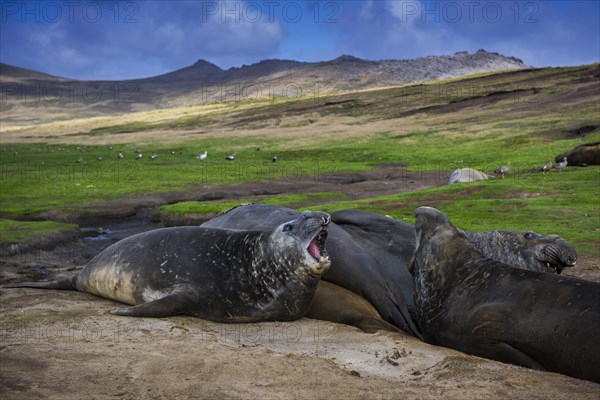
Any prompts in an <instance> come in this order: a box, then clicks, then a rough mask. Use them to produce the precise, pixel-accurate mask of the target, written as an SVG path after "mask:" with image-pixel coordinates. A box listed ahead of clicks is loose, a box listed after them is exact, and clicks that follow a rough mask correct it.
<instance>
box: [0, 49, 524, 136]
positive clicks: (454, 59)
mask: <svg viewBox="0 0 600 400" xmlns="http://www.w3.org/2000/svg"><path fill="white" fill-rule="evenodd" d="M521 68H526V66H525V65H524V64H523V62H522V61H521V60H519V59H517V58H514V57H506V56H503V55H500V54H498V53H490V52H487V51H485V50H479V51H477V52H476V53H474V54H469V53H468V52H466V51H463V52H458V53H455V54H454V55H451V56H429V57H423V58H418V59H414V60H380V61H369V60H362V59H360V58H356V57H353V56H349V55H342V56H340V57H338V58H336V59H334V60H330V61H322V62H299V61H292V60H263V61H261V62H259V63H256V64H252V65H243V66H241V67H234V68H230V69H228V70H223V69H221V68H219V67H218V66H216V65H214V64H212V63H210V62H208V61H205V60H198V61H197V62H196V63H194V64H193V65H191V66H189V67H185V68H181V69H178V70H176V71H172V72H169V73H166V74H163V75H159V76H155V77H150V78H144V79H133V80H124V81H81V80H74V79H67V78H60V77H55V76H51V75H47V74H44V73H41V72H36V71H31V70H27V69H24V68H18V67H14V66H10V65H7V64H0V82H1V93H0V94H1V96H2V97H1V101H2V111H3V112H2V122H3V125H4V126H5V127H6V126H18V125H24V124H30V123H39V122H46V121H51V120H60V119H69V118H73V117H84V116H97V115H110V114H120V113H126V112H131V111H139V110H149V109H157V108H166V107H176V106H183V105H193V104H202V103H211V102H220V101H236V100H243V99H265V98H270V97H273V96H288V97H295V96H299V95H313V94H317V93H321V94H322V93H329V94H331V93H336V92H339V91H342V90H343V91H349V90H357V89H367V88H375V87H382V86H391V85H400V84H407V83H415V82H423V81H428V80H433V79H443V78H452V77H460V76H465V75H470V74H475V73H481V72H490V71H504V70H510V69H521Z"/></svg>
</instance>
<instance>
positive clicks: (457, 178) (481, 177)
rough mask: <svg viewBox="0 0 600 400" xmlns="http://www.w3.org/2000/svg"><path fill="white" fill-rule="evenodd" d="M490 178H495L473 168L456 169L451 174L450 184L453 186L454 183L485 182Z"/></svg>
mask: <svg viewBox="0 0 600 400" xmlns="http://www.w3.org/2000/svg"><path fill="white" fill-rule="evenodd" d="M490 178H493V176H490V175H488V174H486V173H485V172H481V171H477V170H476V169H473V168H459V169H455V170H454V171H453V172H452V174H450V178H449V179H448V184H449V185H451V184H453V183H462V182H474V181H485V180H487V179H490Z"/></svg>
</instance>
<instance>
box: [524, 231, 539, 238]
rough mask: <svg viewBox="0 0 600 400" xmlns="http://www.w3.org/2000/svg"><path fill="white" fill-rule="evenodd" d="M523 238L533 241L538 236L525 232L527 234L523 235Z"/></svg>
mask: <svg viewBox="0 0 600 400" xmlns="http://www.w3.org/2000/svg"><path fill="white" fill-rule="evenodd" d="M523 237H524V238H525V239H535V238H536V237H538V235H536V234H535V233H533V232H527V233H525V234H524V235H523Z"/></svg>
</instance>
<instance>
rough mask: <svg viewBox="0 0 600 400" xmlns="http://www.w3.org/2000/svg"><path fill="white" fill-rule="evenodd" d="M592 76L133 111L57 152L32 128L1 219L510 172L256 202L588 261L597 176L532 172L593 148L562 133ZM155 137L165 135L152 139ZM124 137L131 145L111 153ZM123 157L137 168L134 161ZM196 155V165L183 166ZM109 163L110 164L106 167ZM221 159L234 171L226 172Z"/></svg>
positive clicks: (5, 173)
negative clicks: (446, 222)
mask: <svg viewBox="0 0 600 400" xmlns="http://www.w3.org/2000/svg"><path fill="white" fill-rule="evenodd" d="M597 73H598V65H592V66H582V67H573V68H546V69H540V70H530V71H525V72H522V73H519V74H512V73H506V74H498V75H485V76H477V77H469V78H465V79H462V80H449V81H440V82H432V83H428V84H426V85H412V86H407V87H399V88H387V89H381V90H369V91H361V92H356V93H345V94H341V95H339V96H337V97H331V98H328V99H323V100H322V101H319V102H315V100H314V99H300V100H296V101H285V100H281V99H278V100H276V101H272V102H264V101H263V102H256V103H251V102H250V103H247V102H246V103H244V104H239V105H238V104H224V105H222V106H218V105H216V106H211V108H210V109H208V108H207V109H208V111H206V112H202V113H198V114H196V113H194V112H192V111H190V110H191V109H190V110H181V109H180V110H177V109H175V110H173V114H174V115H176V117H173V118H168V112H167V111H165V110H161V111H160V112H153V113H154V114H156V115H160V118H158V117H156V116H155V115H154V114H152V115H153V116H152V118H150V116H149V117H148V121H145V120H144V118H145V117H144V115H145V114H144V113H136V114H132V115H131V116H129V117H127V118H125V117H119V118H114V119H111V118H105V119H102V120H101V122H98V120H95V121H94V124H93V125H90V127H89V128H88V129H86V126H87V125H86V122H85V120H80V121H72V122H71V121H67V122H65V124H66V125H65V126H66V127H68V126H69V124H71V125H72V126H73V127H76V128H74V129H75V130H76V132H75V133H71V134H68V135H65V136H62V137H61V139H60V142H57V141H56V140H55V139H48V141H47V142H44V137H46V136H44V135H47V134H48V130H50V131H52V129H55V128H53V126H54V125H48V126H46V127H40V128H39V129H40V132H42V131H43V132H44V134H42V133H39V134H37V135H38V136H36V133H35V132H34V133H32V134H31V135H30V137H32V138H35V140H29V139H27V138H26V137H25V136H24V138H23V139H22V140H20V141H16V142H15V143H5V142H3V143H2V145H1V146H0V150H1V152H0V156H1V167H2V168H1V183H2V190H1V191H0V215H2V216H3V217H4V218H7V219H10V218H11V217H12V216H15V217H16V216H18V217H19V218H29V217H33V216H34V215H37V214H40V213H43V212H48V211H53V210H61V211H65V212H69V211H77V210H80V209H81V208H82V207H89V206H90V205H93V204H97V203H102V202H107V201H112V200H115V199H119V198H122V197H124V196H132V195H141V194H148V193H158V192H167V191H178V190H183V191H185V190H191V189H192V188H196V187H198V186H199V185H211V186H213V187H214V186H218V185H236V184H240V183H245V182H249V181H267V182H268V181H270V180H277V179H289V178H290V177H297V176H319V175H323V174H328V173H339V172H354V171H367V170H372V169H375V168H377V167H378V166H379V165H381V164H397V163H403V164H404V165H406V167H405V168H407V169H408V170H410V171H413V172H418V171H428V172H436V173H439V174H440V176H448V175H449V174H450V172H451V171H452V170H454V169H455V168H460V167H473V168H476V169H479V170H482V171H485V172H488V173H491V172H492V171H493V170H494V169H495V168H497V167H498V166H500V165H503V164H506V163H507V162H511V163H512V166H513V174H512V175H511V176H510V177H509V178H508V179H504V180H491V181H485V182H479V183H471V184H460V185H452V186H447V187H441V188H436V189H430V190H425V191H420V192H416V193H405V194H399V195H393V196H386V197H380V198H372V199H366V200H361V201H347V199H345V198H343V196H341V195H339V194H337V193H328V194H312V195H309V194H307V196H305V197H303V198H292V197H290V198H285V197H279V198H274V199H272V200H268V199H264V198H263V199H260V201H261V202H265V201H271V202H272V203H273V204H281V205H286V206H292V207H296V206H298V207H300V206H303V205H306V204H310V205H311V206H313V207H311V208H319V209H324V210H329V211H333V210H337V209H343V208H358V209H365V210H370V211H376V212H381V213H384V214H388V215H391V216H394V217H396V218H400V219H403V220H406V221H409V222H410V221H412V213H413V211H414V208H416V207H418V206H420V205H431V206H436V207H438V208H440V209H441V210H443V211H444V212H446V213H448V214H449V215H450V217H451V219H452V220H453V222H455V224H456V225H457V226H459V227H461V228H464V229H469V230H483V229H530V230H534V231H537V232H538V233H546V234H547V233H557V234H560V235H561V236H563V237H564V238H566V239H567V240H570V241H571V242H573V243H574V244H575V246H576V247H577V249H578V251H580V252H582V253H583V254H588V255H593V256H600V254H599V253H598V252H599V251H600V209H599V205H598V203H599V202H598V199H599V198H600V196H599V194H600V193H599V189H598V187H599V186H600V167H598V166H593V167H588V168H578V167H568V168H567V170H566V171H565V172H564V173H561V174H559V173H556V172H554V171H553V172H552V173H550V174H546V175H543V174H541V173H533V171H535V170H537V169H538V168H539V167H541V166H542V165H543V164H545V163H546V161H547V160H548V159H550V158H552V159H554V157H555V156H556V155H558V154H559V153H561V152H564V151H567V150H569V149H571V148H573V147H575V146H577V145H579V144H582V143H589V142H594V141H600V132H599V131H598V130H597V129H596V130H595V132H593V133H591V134H588V135H587V136H585V137H582V136H581V135H578V134H573V133H570V132H572V131H573V130H574V129H577V128H578V127H582V126H600V109H599V106H598V104H600V94H598V92H597V90H596V91H595V92H594V91H590V90H587V91H586V90H583V89H585V88H587V86H585V85H584V83H582V82H584V80H585V79H588V80H589V79H594V78H593V76H594V75H595V74H597ZM595 79H596V81H597V78H595ZM149 115H150V114H149ZM153 118H154V119H153ZM65 129H66V128H65ZM157 129H161V130H167V131H168V132H171V133H170V134H169V135H168V136H164V137H162V136H161V135H164V133H162V131H157ZM194 130H196V131H194ZM130 132H138V133H139V132H141V133H140V134H139V135H138V136H136V139H135V140H133V139H132V141H123V140H122V139H121V138H122V137H123V136H122V135H124V134H128V133H130ZM157 132H159V133H157ZM220 132H223V133H220ZM183 133H185V135H184V134H183ZM179 135H181V139H177V138H178V137H179ZM50 136H51V135H49V136H48V137H50ZM27 137H29V136H27ZM139 138H144V139H139ZM138 139H139V140H138ZM113 141H114V143H113ZM108 143H113V149H112V150H109V144H108ZM257 148H260V151H257ZM136 149H139V150H141V151H142V153H143V155H144V156H143V158H142V159H141V160H135V159H134V156H135V150H136ZM204 151H208V154H209V157H208V158H207V159H206V160H204V161H201V160H198V159H196V156H197V155H198V154H200V153H202V152H204ZM119 152H123V153H124V155H125V157H124V158H123V159H117V154H118V153H119ZM173 152H174V154H172V153H173ZM233 152H235V153H237V158H236V160H235V161H234V162H227V161H225V159H224V157H225V156H226V155H228V154H230V153H233ZM154 153H156V154H157V158H156V159H155V160H151V159H150V156H151V155H152V154H154ZM273 155H277V157H278V159H279V161H278V162H277V163H272V162H271V157H272V156H273ZM98 157H102V160H101V161H99V160H98ZM77 161H79V162H77ZM255 200H256V199H254V198H247V199H243V201H242V200H241V201H240V202H251V201H255ZM237 203H238V202H228V203H208V204H207V203H203V204H198V203H183V204H175V205H168V206H164V207H162V208H161V210H160V211H161V212H163V213H165V212H167V213H168V212H175V213H203V212H215V210H217V209H223V208H229V207H230V206H233V205H235V204H237ZM5 224H6V223H3V224H2V225H1V228H2V230H3V231H4V230H5V229H8V228H7V227H8V225H5ZM13 240H21V239H13Z"/></svg>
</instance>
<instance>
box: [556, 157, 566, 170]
mask: <svg viewBox="0 0 600 400" xmlns="http://www.w3.org/2000/svg"><path fill="white" fill-rule="evenodd" d="M567 164H568V163H567V157H563V159H562V161H560V162H557V163H556V166H555V167H554V168H556V169H557V170H558V172H559V173H560V172H562V170H563V169H565V168H566V167H567Z"/></svg>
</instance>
